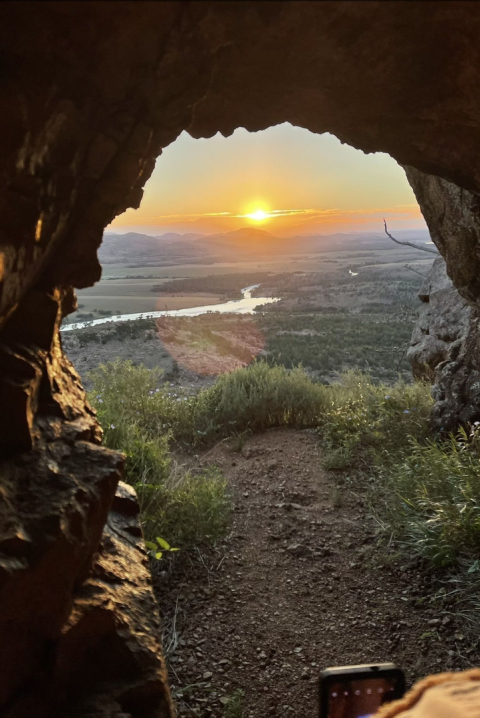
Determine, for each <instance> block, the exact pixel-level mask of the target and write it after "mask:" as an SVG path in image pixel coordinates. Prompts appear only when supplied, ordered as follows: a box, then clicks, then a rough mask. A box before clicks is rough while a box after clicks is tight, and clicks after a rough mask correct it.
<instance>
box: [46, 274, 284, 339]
mask: <svg viewBox="0 0 480 718" xmlns="http://www.w3.org/2000/svg"><path fill="white" fill-rule="evenodd" d="M259 286H260V285H259V284H252V286H251V287H245V289H242V294H243V299H232V300H230V301H229V302H224V304H208V305H207V306H203V307H190V308H189V309H170V310H165V309H164V310H163V311H158V312H140V313H138V314H117V315H115V316H108V317H102V318H101V319H89V320H87V321H85V322H75V323H73V324H65V325H64V326H63V327H61V329H60V331H62V332H71V331H73V330H74V329H83V328H84V327H96V326H98V325H99V324H107V323H108V322H132V321H135V319H156V318H157V317H198V316H199V314H207V312H220V313H221V314H253V313H254V311H255V307H258V306H259V305H260V304H272V303H273V302H278V301H280V299H279V298H278V297H252V291H253V290H254V289H257V287H259Z"/></svg>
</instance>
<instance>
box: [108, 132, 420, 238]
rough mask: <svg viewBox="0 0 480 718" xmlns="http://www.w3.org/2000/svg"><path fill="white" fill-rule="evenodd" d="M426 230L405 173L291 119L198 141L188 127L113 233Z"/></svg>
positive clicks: (379, 157) (385, 159) (386, 158)
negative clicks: (247, 229)
mask: <svg viewBox="0 0 480 718" xmlns="http://www.w3.org/2000/svg"><path fill="white" fill-rule="evenodd" d="M384 216H385V217H386V219H387V222H388V224H389V229H393V230H402V229H425V226H426V225H425V222H424V220H423V217H422V215H421V213H420V210H419V208H418V205H417V203H416V200H415V196H414V194H413V192H412V190H411V188H410V186H409V184H408V182H407V179H406V177H405V173H404V171H403V170H402V168H401V167H399V165H398V164H397V163H396V162H395V160H393V159H392V158H391V157H389V156H388V155H385V154H374V155H365V154H364V153H363V152H360V151H359V150H355V149H353V148H352V147H349V146H348V145H342V144H341V142H340V141H339V140H337V138H336V137H334V136H333V135H329V134H324V135H314V134H312V133H311V132H308V131H307V130H304V129H301V128H299V127H292V126H291V125H289V124H283V125H278V126H277V127H271V128H270V129H268V130H265V131H263V132H256V133H249V132H247V131H246V130H244V129H237V130H236V131H235V132H234V134H233V135H232V136H231V137H228V138H225V137H222V136H221V135H219V134H218V135H216V136H215V137H213V138H211V139H208V140H194V139H192V138H191V137H190V135H188V134H187V133H186V132H183V133H182V134H181V135H180V137H179V138H178V139H177V140H176V141H175V142H174V143H173V144H171V145H170V146H169V147H167V148H166V149H165V150H164V152H163V154H162V155H161V157H159V159H158V160H157V164H156V167H155V170H154V172H153V175H152V177H151V178H150V180H149V182H148V183H147V185H146V188H145V194H144V198H143V201H142V204H141V207H140V208H139V209H138V210H132V209H129V210H127V211H126V212H125V213H124V214H122V215H121V216H119V217H117V218H116V219H115V220H114V222H113V223H112V224H111V225H110V226H109V227H108V228H107V231H108V232H118V233H124V232H142V233H144V234H153V235H157V234H162V233H164V232H179V233H182V234H183V233H186V232H200V233H204V234H211V233H214V232H225V231H230V230H234V229H238V228H240V227H245V226H256V227H260V228H262V229H265V230H268V231H269V232H271V233H272V234H274V235H279V236H288V235H297V234H331V233H333V232H352V231H354V232H358V231H362V232H367V231H377V232H381V231H383V224H382V217H384Z"/></svg>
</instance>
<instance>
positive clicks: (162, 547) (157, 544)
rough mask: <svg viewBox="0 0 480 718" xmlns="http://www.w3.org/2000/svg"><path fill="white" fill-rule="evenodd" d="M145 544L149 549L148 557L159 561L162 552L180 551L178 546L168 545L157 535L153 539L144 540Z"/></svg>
mask: <svg viewBox="0 0 480 718" xmlns="http://www.w3.org/2000/svg"><path fill="white" fill-rule="evenodd" d="M145 546H146V547H147V548H148V549H149V552H148V555H149V556H150V558H155V559H156V560H157V561H161V560H162V558H163V554H164V553H174V552H175V551H180V549H179V548H173V546H170V544H169V543H168V541H165V539H163V538H160V536H157V538H156V539H155V541H145Z"/></svg>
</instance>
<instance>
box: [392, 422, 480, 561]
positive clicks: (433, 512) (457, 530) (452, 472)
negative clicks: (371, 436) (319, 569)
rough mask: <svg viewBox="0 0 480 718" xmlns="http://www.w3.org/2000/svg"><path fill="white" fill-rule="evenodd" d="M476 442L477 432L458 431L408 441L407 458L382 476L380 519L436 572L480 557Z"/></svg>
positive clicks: (479, 464)
mask: <svg viewBox="0 0 480 718" xmlns="http://www.w3.org/2000/svg"><path fill="white" fill-rule="evenodd" d="M478 438H479V437H478V430H473V431H472V432H471V433H470V435H468V434H467V432H466V431H465V430H464V429H461V430H460V431H459V432H458V434H457V435H456V436H450V437H449V438H448V439H447V440H445V441H432V440H429V441H427V442H426V443H423V444H421V443H420V442H418V441H416V440H412V441H411V450H410V452H409V454H408V455H405V456H404V458H403V460H402V461H400V462H398V463H397V464H396V465H394V466H392V467H390V468H389V470H388V471H386V470H383V471H382V477H381V478H382V483H383V486H384V491H383V492H382V495H383V497H384V499H383V500H384V506H380V507H379V513H380V515H382V516H383V517H384V518H385V519H386V520H387V521H388V524H389V527H390V528H391V530H392V531H393V534H394V536H395V537H396V538H397V539H398V541H399V542H400V543H402V544H403V545H404V546H405V548H406V549H407V550H408V551H409V552H410V553H412V551H413V552H414V553H415V554H416V555H417V556H421V557H422V558H425V559H427V560H428V561H430V562H431V563H432V564H433V565H435V566H438V567H450V566H455V565H460V564H463V565H465V562H466V563H467V564H468V561H469V560H470V561H471V563H472V564H473V561H474V558H476V557H478V555H479V551H480V462H479V440H478ZM477 563H478V561H477Z"/></svg>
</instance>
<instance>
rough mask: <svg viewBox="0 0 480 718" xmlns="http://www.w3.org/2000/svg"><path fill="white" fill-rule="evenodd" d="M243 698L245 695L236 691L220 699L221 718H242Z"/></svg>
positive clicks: (240, 691)
mask: <svg viewBox="0 0 480 718" xmlns="http://www.w3.org/2000/svg"><path fill="white" fill-rule="evenodd" d="M244 697H245V693H244V692H243V691H242V690H240V689H238V690H236V691H235V692H234V693H232V694H231V695H230V696H226V697H225V698H224V699H222V703H223V718H242V716H243V700H244Z"/></svg>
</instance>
